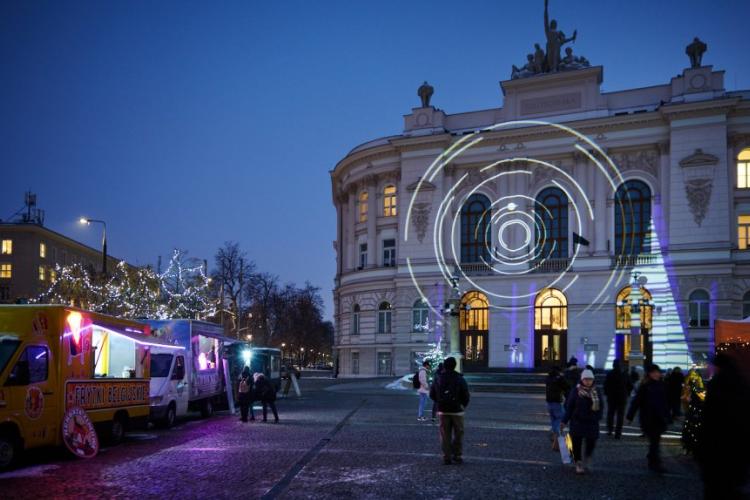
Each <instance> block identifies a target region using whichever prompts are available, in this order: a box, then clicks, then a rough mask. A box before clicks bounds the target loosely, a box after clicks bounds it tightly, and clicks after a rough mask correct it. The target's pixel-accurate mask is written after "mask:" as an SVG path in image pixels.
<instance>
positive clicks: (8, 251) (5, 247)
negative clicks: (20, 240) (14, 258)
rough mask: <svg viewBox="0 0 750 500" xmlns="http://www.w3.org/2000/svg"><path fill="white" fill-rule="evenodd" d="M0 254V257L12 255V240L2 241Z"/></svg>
mask: <svg viewBox="0 0 750 500" xmlns="http://www.w3.org/2000/svg"><path fill="white" fill-rule="evenodd" d="M0 254H2V255H12V254H13V240H3V242H2V246H1V247H0Z"/></svg>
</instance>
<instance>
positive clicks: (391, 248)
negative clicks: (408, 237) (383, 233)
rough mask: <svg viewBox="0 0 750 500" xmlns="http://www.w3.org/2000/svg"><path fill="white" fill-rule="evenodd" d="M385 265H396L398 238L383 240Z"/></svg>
mask: <svg viewBox="0 0 750 500" xmlns="http://www.w3.org/2000/svg"><path fill="white" fill-rule="evenodd" d="M383 265H384V266H385V267H395V266H396V240H394V239H389V240H383Z"/></svg>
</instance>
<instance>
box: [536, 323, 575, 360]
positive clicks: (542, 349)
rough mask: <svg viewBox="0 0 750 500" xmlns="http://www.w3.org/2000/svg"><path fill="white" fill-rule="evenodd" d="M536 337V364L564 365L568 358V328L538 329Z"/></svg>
mask: <svg viewBox="0 0 750 500" xmlns="http://www.w3.org/2000/svg"><path fill="white" fill-rule="evenodd" d="M534 333H535V338H534V366H536V367H537V368H547V367H550V366H559V367H562V365H563V363H564V361H565V360H566V359H567V347H568V331H567V330H536V331H535V332H534Z"/></svg>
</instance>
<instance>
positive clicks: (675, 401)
mask: <svg viewBox="0 0 750 500" xmlns="http://www.w3.org/2000/svg"><path fill="white" fill-rule="evenodd" d="M665 382H666V384H667V400H668V401H669V420H670V421H673V420H674V419H675V418H677V417H679V416H681V415H682V402H681V401H680V398H681V397H682V384H684V383H685V375H683V373H682V368H680V367H679V366H675V367H674V368H673V369H672V373H670V374H669V377H668V378H667V379H665Z"/></svg>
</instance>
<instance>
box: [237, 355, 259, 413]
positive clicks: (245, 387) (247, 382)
mask: <svg viewBox="0 0 750 500" xmlns="http://www.w3.org/2000/svg"><path fill="white" fill-rule="evenodd" d="M252 392H253V378H252V377H251V376H250V367H249V366H245V368H243V369H242V373H241V374H240V381H239V384H238V386H237V401H238V402H239V404H240V420H241V421H243V422H247V414H248V409H249V410H250V415H251V418H250V420H255V415H254V414H253V396H252Z"/></svg>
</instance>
